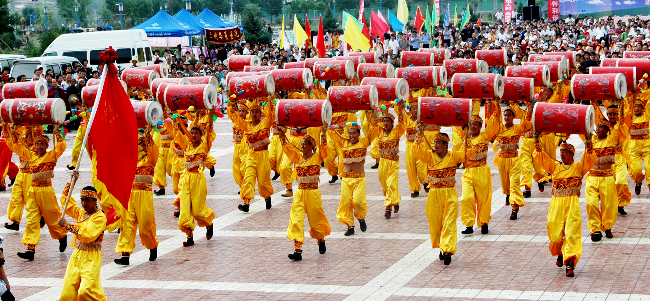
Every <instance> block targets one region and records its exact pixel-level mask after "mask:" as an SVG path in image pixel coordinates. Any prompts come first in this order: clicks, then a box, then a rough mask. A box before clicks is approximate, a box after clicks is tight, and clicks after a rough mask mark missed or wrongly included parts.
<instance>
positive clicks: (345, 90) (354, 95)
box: [327, 86, 379, 112]
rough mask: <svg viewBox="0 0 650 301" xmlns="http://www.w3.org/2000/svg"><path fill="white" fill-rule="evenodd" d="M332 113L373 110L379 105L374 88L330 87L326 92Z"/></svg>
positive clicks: (377, 94) (377, 95) (375, 88)
mask: <svg viewBox="0 0 650 301" xmlns="http://www.w3.org/2000/svg"><path fill="white" fill-rule="evenodd" d="M327 100H329V102H330V103H331V104H332V111H334V112H344V111H357V110H374V109H375V108H377V105H378V104H379V93H378V92H377V87H375V86H332V87H330V88H329V89H328V90H327Z"/></svg>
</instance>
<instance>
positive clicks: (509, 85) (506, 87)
mask: <svg viewBox="0 0 650 301" xmlns="http://www.w3.org/2000/svg"><path fill="white" fill-rule="evenodd" d="M534 98H535V80H534V79H532V78H526V77H508V76H505V77H503V96H501V99H503V100H508V101H533V99H534Z"/></svg>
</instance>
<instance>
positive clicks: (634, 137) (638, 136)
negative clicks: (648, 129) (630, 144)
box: [630, 134, 649, 140]
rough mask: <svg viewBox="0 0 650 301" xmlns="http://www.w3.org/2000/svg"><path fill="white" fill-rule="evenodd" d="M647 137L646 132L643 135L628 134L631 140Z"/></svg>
mask: <svg viewBox="0 0 650 301" xmlns="http://www.w3.org/2000/svg"><path fill="white" fill-rule="evenodd" d="M648 137H649V136H648V135H647V134H645V135H630V139H632V140H646V139H648Z"/></svg>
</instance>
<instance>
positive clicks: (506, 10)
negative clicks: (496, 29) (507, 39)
mask: <svg viewBox="0 0 650 301" xmlns="http://www.w3.org/2000/svg"><path fill="white" fill-rule="evenodd" d="M514 2H515V1H514V0H503V24H508V23H510V20H511V19H512V10H513V7H512V6H513V5H514Z"/></svg>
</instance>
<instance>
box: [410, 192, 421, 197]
mask: <svg viewBox="0 0 650 301" xmlns="http://www.w3.org/2000/svg"><path fill="white" fill-rule="evenodd" d="M419 196H420V192H419V191H413V192H411V197H412V198H417V197H419Z"/></svg>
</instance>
